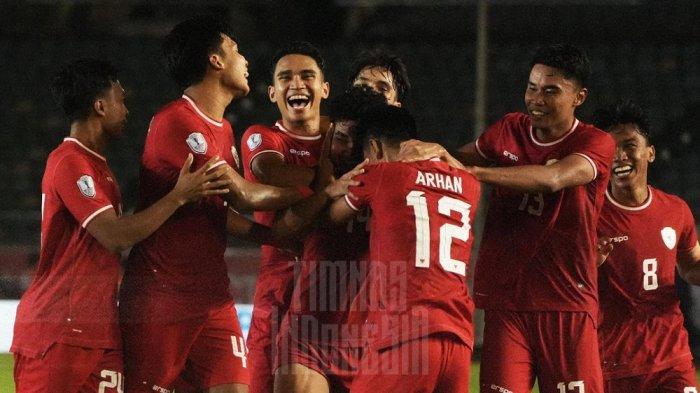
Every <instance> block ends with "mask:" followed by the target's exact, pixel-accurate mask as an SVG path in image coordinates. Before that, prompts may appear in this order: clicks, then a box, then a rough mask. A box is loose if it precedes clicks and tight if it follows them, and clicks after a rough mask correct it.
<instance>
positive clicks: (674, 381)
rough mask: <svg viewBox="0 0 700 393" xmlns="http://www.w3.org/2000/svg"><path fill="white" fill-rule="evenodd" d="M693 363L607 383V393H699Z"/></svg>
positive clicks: (610, 380)
mask: <svg viewBox="0 0 700 393" xmlns="http://www.w3.org/2000/svg"><path fill="white" fill-rule="evenodd" d="M697 386H698V384H697V381H696V380H695V367H694V366H693V362H692V361H690V360H688V362H687V363H681V364H678V365H676V366H674V367H670V368H667V369H665V370H661V371H656V372H653V373H649V374H642V375H635V376H632V377H625V378H616V379H609V380H606V381H605V393H627V392H636V393H653V392H667V393H698V389H697Z"/></svg>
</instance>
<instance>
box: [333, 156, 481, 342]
mask: <svg viewBox="0 0 700 393" xmlns="http://www.w3.org/2000/svg"><path fill="white" fill-rule="evenodd" d="M365 170H366V172H365V173H364V174H362V175H360V176H358V178H357V179H358V180H359V181H360V182H362V185H360V186H357V187H351V189H350V193H348V195H347V196H346V201H347V203H348V204H349V205H350V207H352V208H353V209H358V210H359V209H362V208H364V207H369V208H370V210H371V211H372V216H371V218H370V271H369V275H368V278H367V286H368V291H369V299H370V302H369V303H370V304H369V307H370V310H369V314H368V326H369V327H370V328H369V329H370V330H369V332H368V333H367V334H368V341H369V344H370V345H371V346H373V347H377V348H382V347H385V346H389V345H392V344H394V343H398V342H403V341H407V340H411V339H415V338H419V337H424V336H427V335H429V334H433V333H438V332H447V333H452V334H454V335H455V336H457V337H458V338H459V339H460V340H462V341H464V343H465V344H467V345H469V346H470V347H471V346H472V344H473V327H472V313H473V310H474V305H473V303H472V300H471V298H470V297H469V293H468V291H467V285H466V272H467V271H468V269H467V265H468V263H469V256H470V253H471V244H472V231H471V223H472V220H473V219H474V215H475V213H476V208H477V204H478V202H479V183H478V182H477V181H476V179H475V178H474V177H473V176H472V175H470V174H469V173H467V172H465V171H462V170H457V169H454V168H451V167H450V166H448V165H447V164H445V163H443V162H439V161H421V162H416V163H401V162H390V163H380V164H375V165H369V166H367V167H365Z"/></svg>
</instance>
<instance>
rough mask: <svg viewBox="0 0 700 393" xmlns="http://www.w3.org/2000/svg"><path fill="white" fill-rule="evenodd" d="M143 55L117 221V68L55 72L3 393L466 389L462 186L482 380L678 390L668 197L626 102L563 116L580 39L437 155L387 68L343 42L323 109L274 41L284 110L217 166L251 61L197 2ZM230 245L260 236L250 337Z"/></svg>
mask: <svg viewBox="0 0 700 393" xmlns="http://www.w3.org/2000/svg"><path fill="white" fill-rule="evenodd" d="M163 47H164V55H165V60H166V63H167V67H168V71H169V73H170V75H171V76H172V77H173V79H174V80H175V82H176V83H177V84H178V85H179V86H181V87H182V88H183V90H184V92H183V95H182V97H181V98H178V99H176V100H174V101H172V102H171V103H169V104H167V105H166V106H165V107H163V108H162V109H161V110H160V111H159V112H158V113H157V114H156V115H155V116H154V117H153V119H152V121H151V123H150V125H149V130H148V133H147V135H146V141H145V146H144V152H143V155H142V158H141V178H140V185H139V206H138V208H137V212H136V213H135V214H133V215H122V214H121V197H120V193H119V187H118V185H117V182H116V179H115V178H114V175H113V174H112V172H111V171H110V169H109V167H108V165H107V162H106V159H105V158H104V157H103V155H102V152H103V151H104V150H105V147H106V145H107V144H108V143H109V141H110V140H112V139H113V138H115V137H119V136H120V135H121V134H122V132H123V128H124V123H125V121H126V117H127V114H128V111H127V109H126V106H125V104H124V90H123V89H122V87H121V84H120V82H119V80H118V79H117V76H116V74H115V72H114V69H113V68H112V67H111V66H110V65H109V64H108V63H105V62H103V61H98V60H80V61H77V62H74V63H72V64H70V65H68V66H66V67H64V68H63V69H62V70H61V71H60V72H59V73H58V75H57V76H56V78H55V80H54V83H53V85H52V90H53V92H54V94H55V95H56V97H57V99H58V101H59V102H60V103H61V105H62V107H63V109H64V111H65V113H66V114H67V115H68V117H69V118H70V120H71V130H70V136H69V137H67V138H65V140H64V142H63V143H62V144H60V145H59V146H58V147H57V148H56V149H55V150H54V151H53V152H52V153H51V154H50V155H49V158H48V161H47V165H46V170H45V173H44V177H43V180H42V223H41V252H40V260H39V264H38V266H37V269H36V273H35V277H34V280H33V282H32V284H31V286H30V288H29V289H28V290H27V292H26V293H25V295H24V296H23V298H22V300H21V302H20V305H19V308H18V311H17V318H16V324H15V335H14V341H13V344H12V352H13V353H14V356H15V372H14V378H15V383H16V388H17V392H22V393H23V392H66V393H67V392H71V393H73V392H100V393H102V392H123V391H126V392H128V393H132V392H160V393H165V392H178V393H180V392H247V391H250V392H255V393H261V392H273V391H274V392H329V391H332V392H342V391H351V392H377V391H381V392H390V391H396V392H467V391H468V390H469V376H470V367H471V357H472V351H473V344H474V341H473V325H472V314H473V310H474V302H473V301H472V299H471V297H470V296H469V291H468V289H467V285H466V275H467V272H468V271H469V267H468V264H469V260H470V253H471V246H472V240H473V238H474V236H473V232H472V226H473V221H474V217H475V214H476V211H477V207H478V204H479V198H480V183H485V184H489V185H491V186H492V191H491V195H490V197H489V198H488V202H489V207H488V214H487V217H486V222H485V225H484V231H483V234H482V241H481V245H480V249H479V255H478V258H477V261H476V267H475V276H474V290H473V294H474V301H475V303H476V306H478V307H480V308H482V309H484V310H485V327H484V329H485V330H484V341H483V350H482V358H481V359H482V360H481V369H480V377H479V379H480V382H479V383H480V386H481V391H483V392H498V393H522V392H529V391H530V390H531V389H532V387H533V385H534V383H535V379H536V380H537V382H538V385H539V388H540V390H541V391H542V392H556V393H566V392H574V393H584V392H587V393H596V392H607V393H621V392H625V393H629V392H678V393H692V392H697V390H696V381H695V370H694V367H693V363H692V356H691V353H690V350H689V347H688V337H687V332H686V331H685V329H684V327H683V317H682V314H681V312H680V309H679V301H678V298H677V296H676V294H675V287H674V278H675V272H676V270H677V271H678V272H679V274H680V276H681V277H682V278H683V279H684V280H686V281H687V282H689V283H691V284H696V285H698V284H700V246H699V245H698V240H697V235H696V232H695V224H694V220H693V217H692V214H691V211H690V209H689V208H688V206H687V205H686V203H685V202H683V201H682V200H681V199H680V198H678V197H676V196H673V195H669V194H666V193H664V192H662V191H660V190H658V189H656V188H653V187H651V186H649V185H648V184H647V167H648V164H649V163H651V162H653V161H654V157H655V154H654V147H653V145H652V144H651V143H650V139H649V134H648V131H649V127H648V124H647V121H646V120H645V118H644V114H643V112H641V110H640V109H639V107H637V106H635V105H634V104H630V103H624V104H618V105H614V106H610V107H608V108H605V109H604V110H601V111H599V112H598V115H597V116H596V125H595V126H593V125H589V124H585V123H583V122H581V121H579V120H578V119H577V118H576V117H575V111H576V109H577V108H578V107H579V106H580V105H582V104H583V103H584V101H585V100H586V96H587V94H588V89H587V86H588V77H589V74H590V65H589V62H588V59H587V58H586V56H585V54H583V53H582V52H581V51H580V50H579V49H578V48H576V47H574V46H571V45H565V44H557V45H551V46H547V47H543V48H540V49H539V50H538V51H537V53H536V54H535V56H534V58H533V60H532V63H531V64H532V68H531V72H530V75H529V78H528V81H527V87H526V91H525V105H526V107H527V112H526V113H525V114H524V113H511V114H507V115H505V116H504V117H503V118H501V119H500V120H499V121H497V122H496V123H495V124H493V125H492V126H490V127H489V128H488V129H487V130H486V131H485V132H484V133H483V134H481V136H479V138H478V139H477V140H476V141H474V142H472V143H469V144H467V145H465V146H463V147H461V148H460V149H458V150H456V151H453V152H448V151H447V150H446V149H444V148H443V147H442V146H440V145H438V144H434V143H426V142H421V141H419V140H417V139H416V134H417V132H416V131H417V130H416V125H415V122H414V120H413V118H412V117H411V115H410V113H409V112H408V111H407V110H405V109H404V108H402V100H403V99H404V97H405V94H406V92H407V91H408V89H409V87H410V85H409V81H408V78H407V75H406V69H405V67H404V65H403V64H402V62H401V60H400V59H399V58H397V57H395V56H390V55H386V54H383V53H378V52H375V53H370V54H367V55H363V56H361V57H360V58H359V59H358V60H357V62H356V64H355V66H354V68H353V70H352V73H351V75H350V76H349V78H348V79H349V87H348V89H347V90H346V91H345V92H343V93H342V94H340V95H338V96H337V97H335V98H334V99H333V100H332V101H331V102H330V105H329V108H328V109H329V112H328V113H327V116H321V111H320V107H321V102H322V101H323V100H324V99H326V98H328V97H329V94H330V87H329V84H328V82H326V80H325V79H324V61H323V59H322V57H321V55H320V53H319V51H318V50H317V49H316V48H314V47H313V46H312V45H311V44H308V43H303V42H296V43H292V44H289V45H287V46H284V47H283V48H281V49H280V50H279V51H278V52H277V53H276V54H275V56H274V57H273V61H272V74H271V77H272V80H271V83H270V86H269V98H270V101H272V102H274V103H275V104H276V105H277V108H278V109H279V112H280V115H281V119H280V120H279V121H278V122H277V123H276V124H275V125H273V126H265V125H255V126H252V127H250V128H249V129H248V130H247V131H246V132H245V133H244V134H243V137H242V140H241V149H242V154H241V160H240V161H239V157H238V153H237V151H236V148H235V143H234V138H233V130H232V128H231V125H230V123H229V122H228V121H227V120H225V118H224V111H225V109H226V107H227V106H228V105H229V104H230V103H231V102H232V101H233V100H235V99H237V98H240V97H243V96H245V95H246V94H248V92H249V85H248V81H247V76H248V72H247V66H248V63H247V61H246V59H245V58H244V56H243V55H242V54H241V53H240V52H239V51H238V44H237V42H236V41H235V38H234V35H233V33H232V31H231V28H230V26H228V25H227V24H226V23H225V22H223V21H221V20H219V19H217V18H214V17H195V18H192V19H190V20H187V21H185V22H182V23H180V24H179V25H177V26H176V27H175V28H174V29H173V30H172V31H171V32H170V33H169V34H168V36H167V37H166V38H165V42H164V46H163ZM239 171H242V172H243V174H244V175H243V176H241V175H240V174H239ZM246 211H255V213H254V220H250V219H248V218H247V217H246V216H244V215H242V214H241V212H246ZM229 235H232V236H234V237H237V238H241V239H246V240H249V241H254V242H257V243H259V244H261V245H262V252H261V263H260V265H261V267H260V274H259V276H258V281H257V285H256V291H255V298H254V310H253V318H252V322H251V327H250V332H249V335H248V337H247V340H244V338H243V335H242V332H241V328H240V325H239V322H238V320H237V316H236V310H235V307H234V304H233V299H232V297H231V295H230V292H229V278H228V274H227V269H226V264H225V263H224V252H225V249H226V242H227V237H228V236H229ZM132 247H133V248H132ZM129 248H131V251H130V253H129V256H128V260H127V262H126V265H125V270H124V274H123V278H122V279H121V283H120V267H119V266H120V252H121V251H124V250H127V249H129Z"/></svg>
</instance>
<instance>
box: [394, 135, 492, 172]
mask: <svg viewBox="0 0 700 393" xmlns="http://www.w3.org/2000/svg"><path fill="white" fill-rule="evenodd" d="M431 158H439V159H441V160H442V161H445V162H447V163H448V164H449V165H450V166H452V167H455V168H460V169H465V166H475V165H477V166H487V165H488V164H489V162H488V161H487V160H486V159H485V158H484V157H482V156H481V155H480V154H479V152H478V151H477V149H476V144H475V143H474V142H472V143H468V144H466V145H464V146H462V147H460V148H459V149H457V150H455V151H453V152H448V151H447V149H445V148H444V147H443V146H442V145H440V144H438V143H431V142H423V141H419V140H417V139H411V140H409V141H405V142H402V143H401V149H400V150H399V156H398V159H399V160H400V161H404V162H412V161H424V160H429V159H431Z"/></svg>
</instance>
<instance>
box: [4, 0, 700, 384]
mask: <svg viewBox="0 0 700 393" xmlns="http://www.w3.org/2000/svg"><path fill="white" fill-rule="evenodd" d="M480 3H481V4H487V7H486V8H484V9H485V10H486V14H485V15H487V19H484V20H485V21H486V22H487V25H485V26H486V31H487V32H488V35H487V38H486V40H485V41H483V42H484V43H485V44H486V46H485V48H486V50H485V53H486V54H487V57H486V58H485V60H486V63H485V65H486V68H485V70H486V73H485V77H486V78H485V80H484V81H485V85H484V89H483V92H484V93H485V97H486V99H485V100H484V101H479V100H476V99H475V94H476V93H475V89H476V86H477V79H478V77H477V73H476V65H475V64H476V61H477V57H478V56H477V43H476V42H477V38H478V37H479V35H478V28H477V26H478V23H477V19H478V18H477V15H478V12H477V11H478V9H479V4H480ZM0 6H1V7H0V87H1V88H2V92H1V98H0V102H2V109H1V110H0V127H1V128H2V129H1V130H0V174H1V175H2V192H0V299H17V298H18V297H19V296H20V295H21V293H22V291H23V290H24V288H25V287H26V285H27V284H28V280H29V275H30V273H31V271H32V267H33V264H34V263H35V262H36V253H37V251H38V245H39V221H40V201H41V199H40V195H41V191H40V182H41V176H42V173H43V169H44V163H45V160H46V156H47V154H48V152H50V151H51V150H52V149H53V148H54V147H55V146H56V145H57V144H58V143H59V142H60V140H61V139H62V138H63V137H64V136H65V135H66V133H67V130H68V123H67V121H66V120H65V119H64V118H63V117H62V116H61V113H60V112H59V110H58V107H57V106H56V105H55V104H54V102H53V101H52V99H51V96H50V94H49V91H48V84H49V81H50V77H51V75H52V73H53V72H54V71H55V70H56V69H57V68H58V67H59V66H60V65H61V64H63V63H65V62H67V61H69V60H72V59H75V58H77V57H83V56H92V57H101V58H104V59H107V60H110V61H112V62H113V63H114V64H116V65H117V67H118V68H119V70H120V71H121V72H120V79H121V82H122V84H123V85H124V87H125V88H126V90H127V92H128V95H129V98H128V101H127V105H128V108H129V111H130V116H129V123H128V125H127V130H126V136H125V137H124V138H123V139H122V140H120V141H118V142H117V143H114V144H113V145H112V146H111V147H110V149H109V151H108V152H107V157H108V160H109V162H110V165H111V166H112V168H113V169H114V171H115V173H116V174H117V177H118V180H119V183H120V185H121V187H122V193H123V195H124V197H125V208H126V210H127V211H129V210H131V209H133V207H134V202H135V190H136V187H137V182H138V178H137V175H138V162H139V156H140V153H141V149H142V146H143V141H144V135H145V132H146V129H147V127H148V122H149V120H150V117H151V116H152V114H153V113H154V112H155V111H156V110H157V109H158V108H159V107H160V106H161V105H163V104H164V103H166V102H168V101H170V100H171V99H173V98H174V97H177V96H178V95H179V92H178V90H177V89H176V88H175V86H174V84H173V83H172V82H171V81H170V80H169V79H168V77H167V76H166V75H165V72H164V70H163V65H162V62H161V60H162V59H161V56H160V49H159V45H160V39H161V38H162V37H163V36H164V35H165V34H166V33H167V32H168V31H169V30H170V29H171V28H172V26H174V24H175V23H177V22H178V21H180V20H183V19H185V18H187V17H188V16H191V15H193V14H197V13H215V14H218V15H221V16H223V17H226V18H228V19H229V20H230V21H231V23H232V24H233V25H234V28H235V31H236V32H237V37H236V38H237V40H238V43H239V46H240V50H241V52H242V53H243V54H244V55H245V56H246V58H247V59H248V61H249V63H250V66H249V68H250V78H249V80H250V84H251V93H250V95H249V96H248V97H246V98H245V99H242V100H239V101H238V102H236V103H234V104H233V105H231V106H230V107H229V110H228V111H227V115H226V116H227V118H228V119H229V120H230V121H231V123H232V124H233V126H234V129H235V130H236V136H237V138H238V137H240V135H241V134H242V133H243V131H244V130H245V129H246V127H247V126H248V125H250V124H253V123H272V122H274V121H275V120H276V119H277V115H276V107H275V106H274V105H273V104H272V103H270V102H269V101H268V99H267V84H268V81H269V79H270V76H269V74H270V71H269V57H270V56H271V55H272V53H273V52H274V50H275V48H276V47H277V46H278V45H279V44H281V43H283V42H286V41H290V40H296V39H303V40H308V41H311V42H312V43H314V44H316V45H317V46H319V47H320V48H321V51H322V53H323V54H324V56H325V58H326V63H327V69H326V77H327V79H328V80H329V81H330V82H331V86H332V87H331V95H332V96H333V95H334V94H337V93H339V92H340V91H342V90H343V89H344V88H345V85H346V73H347V72H348V68H349V66H350V61H351V60H352V59H353V58H354V56H355V55H357V54H358V53H359V52H360V51H361V50H363V49H368V48H380V47H381V48H386V49H389V50H391V51H393V52H394V53H396V54H398V55H400V56H401V57H403V59H404V60H405V62H406V64H407V66H408V71H409V76H410V78H411V82H412V84H413V89H412V92H411V94H410V96H409V99H408V104H407V106H408V108H409V109H410V110H411V111H412V112H413V113H414V115H415V116H416V117H417V119H418V123H419V128H420V129H421V132H422V137H423V138H424V139H426V140H435V141H439V142H441V143H443V144H445V145H447V146H449V147H456V146H459V145H461V144H463V143H465V142H467V141H470V140H472V139H473V138H474V137H475V135H476V134H477V133H478V132H480V131H481V127H480V126H478V124H483V123H484V122H485V123H486V124H488V123H490V122H492V121H493V120H495V119H497V118H499V117H500V116H501V115H503V114H505V113H506V112H509V111H517V110H522V109H523V104H522V97H523V93H524V88H525V82H526V78H527V75H528V72H529V59H530V55H531V53H532V51H533V50H534V49H535V48H536V47H537V46H538V45H541V44H547V43H553V42H561V41H568V42H572V43H574V44H577V45H579V46H581V47H583V48H584V49H585V50H586V51H587V52H588V55H589V57H590V59H591V61H592V65H593V71H594V76H593V81H592V86H591V89H590V90H591V94H590V96H589V98H588V101H587V102H586V104H584V106H583V109H582V110H581V111H580V112H579V118H581V119H582V120H584V121H589V120H590V116H591V114H592V112H593V110H594V109H595V108H596V107H597V106H598V105H600V104H603V103H607V102H612V101H615V100H618V99H632V100H635V101H637V102H639V103H640V104H642V105H643V106H644V107H645V109H646V110H647V112H648V114H649V116H650V118H651V124H652V126H653V130H652V132H653V135H652V138H653V142H654V143H655V145H656V147H657V154H658V158H659V159H658V160H657V161H656V162H655V163H654V164H653V165H652V166H651V183H652V184H654V185H656V186H658V187H660V188H662V189H664V190H666V191H669V192H672V193H676V194H678V195H680V196H682V197H683V198H684V199H685V200H686V201H687V202H688V203H689V205H690V206H691V208H692V209H693V212H694V214H695V217H700V154H698V153H697V152H696V151H695V147H696V146H697V145H698V142H699V137H698V134H697V128H698V124H700V119H699V117H700V94H699V92H700V23H698V20H699V19H700V2H698V1H643V0H607V1H603V0H590V1H583V0H566V1H565V0H562V1H554V0H551V1H543V0H540V1H537V0H521V1H517V0H492V1H490V2H486V1H483V2H482V1H476V0H472V1H466V0H464V1H458V0H436V1H429V0H357V1H350V0H335V1H331V0H328V1H316V0H309V1H268V0H258V1H254V0H246V1H194V0H181V1H159V2H156V1H152V2H149V1H133V0H127V1H94V2H83V1H51V0H33V1H11V0H3V1H2V2H0ZM477 103H483V104H484V105H483V108H484V110H483V112H481V113H482V114H483V116H482V117H479V116H477V115H475V111H476V113H479V112H478V108H479V106H478V105H477ZM475 124H477V125H475ZM477 237H478V234H477ZM230 247H231V248H230V250H229V252H228V253H227V257H228V260H229V266H230V273H229V274H230V277H231V281H232V288H231V290H232V291H233V292H234V296H235V299H236V300H237V302H239V303H249V302H250V301H251V298H252V293H253V289H254V285H255V278H256V272H257V250H256V249H255V248H253V247H251V246H246V245H243V244H241V243H240V242H237V241H235V240H231V241H230ZM679 290H680V292H681V293H682V295H683V305H684V308H685V311H687V312H686V322H687V325H688V327H689V329H690V331H691V335H692V338H691V341H692V343H691V344H692V345H693V350H694V352H695V354H696V357H697V356H698V355H700V334H698V331H700V310H698V308H700V288H694V289H692V288H687V287H685V286H682V285H681V286H679ZM4 318H8V316H6V315H0V319H4ZM0 385H1V381H0ZM0 391H4V390H3V388H2V386H0Z"/></svg>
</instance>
